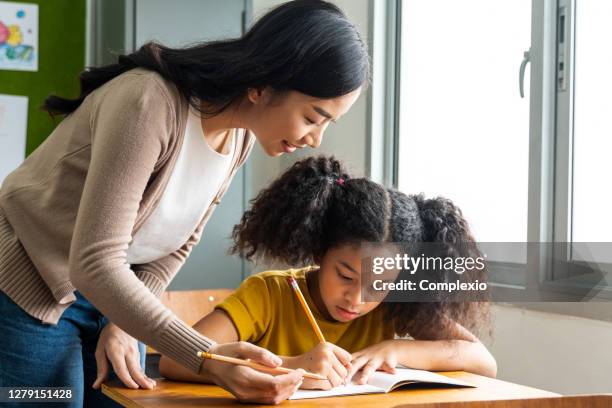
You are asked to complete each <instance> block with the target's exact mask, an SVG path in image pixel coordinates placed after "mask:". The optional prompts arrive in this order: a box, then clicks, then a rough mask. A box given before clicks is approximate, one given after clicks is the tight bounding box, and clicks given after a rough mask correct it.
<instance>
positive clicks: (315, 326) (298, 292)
mask: <svg viewBox="0 0 612 408" xmlns="http://www.w3.org/2000/svg"><path fill="white" fill-rule="evenodd" d="M287 281H288V282H289V285H291V287H292V288H293V291H294V292H295V295H296V296H297V298H298V299H299V301H300V303H301V305H302V309H304V313H306V317H308V320H309V321H310V325H311V326H312V329H313V330H314V331H315V333H316V335H317V337H318V338H319V341H320V342H321V343H325V337H323V332H322V331H321V328H319V325H318V324H317V321H316V320H315V318H314V315H313V314H312V312H311V311H310V308H309V307H308V304H307V303H306V299H305V298H304V295H303V294H302V291H301V290H300V287H299V286H298V284H297V281H296V280H295V279H293V277H292V276H289V277H288V278H287Z"/></svg>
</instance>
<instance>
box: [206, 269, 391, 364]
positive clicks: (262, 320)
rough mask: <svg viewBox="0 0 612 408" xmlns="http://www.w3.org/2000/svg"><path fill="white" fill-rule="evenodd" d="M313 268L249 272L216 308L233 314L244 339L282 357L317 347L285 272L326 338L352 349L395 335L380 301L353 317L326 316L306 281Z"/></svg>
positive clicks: (361, 347)
mask: <svg viewBox="0 0 612 408" xmlns="http://www.w3.org/2000/svg"><path fill="white" fill-rule="evenodd" d="M312 269H314V268H313V267H308V268H303V269H289V270H287V271H267V272H262V273H259V274H256V275H253V276H250V277H249V278H247V279H246V280H245V281H244V282H242V284H241V285H240V287H239V288H238V289H237V290H236V291H235V292H234V293H233V294H232V295H230V296H229V297H228V298H227V299H225V301H223V302H222V303H220V304H219V305H217V308H219V309H222V310H224V311H225V312H226V313H227V314H228V315H229V317H230V318H231V320H232V321H233V322H234V325H235V326H236V329H237V330H238V333H239V336H240V340H242V341H248V342H250V343H253V344H256V345H257V346H260V347H263V348H266V349H268V350H270V351H271V352H273V353H275V354H278V355H282V356H295V355H299V354H303V353H305V352H307V351H309V350H311V349H312V348H313V347H315V346H316V345H317V343H318V339H317V336H316V334H315V333H314V330H313V329H312V327H311V326H310V323H309V321H308V318H307V317H306V314H305V313H304V310H303V309H302V306H301V305H300V302H299V300H298V299H297V297H296V296H295V293H293V289H291V286H290V285H289V283H288V282H287V277H289V276H293V278H294V279H295V280H296V281H297V283H298V285H299V287H300V289H301V291H302V293H303V294H304V297H305V298H306V302H307V303H308V306H309V307H310V310H312V313H313V314H314V316H315V319H316V320H317V323H318V324H319V327H320V328H321V331H322V332H323V335H324V336H325V340H327V341H328V342H331V343H334V344H336V345H337V346H339V347H342V348H343V349H345V350H347V351H348V352H350V353H353V352H356V351H359V350H361V349H363V348H365V347H368V346H370V345H373V344H376V343H380V342H381V341H383V340H388V339H392V338H393V336H394V333H393V327H392V325H391V323H390V322H389V321H387V320H388V319H384V316H383V308H382V307H380V306H379V307H377V308H376V309H374V310H372V311H371V312H370V313H368V314H366V315H364V316H360V317H358V318H356V319H353V320H351V321H349V322H334V321H329V320H327V319H325V318H324V317H323V315H322V314H321V312H320V311H319V310H318V309H317V307H316V306H315V304H314V302H313V300H312V297H311V296H310V293H309V291H308V285H307V284H306V272H308V271H309V270H312Z"/></svg>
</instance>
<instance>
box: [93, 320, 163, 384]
mask: <svg viewBox="0 0 612 408" xmlns="http://www.w3.org/2000/svg"><path fill="white" fill-rule="evenodd" d="M95 355H96V366H97V372H98V375H97V378H96V381H94V383H93V388H95V389H98V388H100V385H101V384H102V383H103V382H104V381H106V379H107V378H108V373H109V364H108V362H109V361H110V363H111V364H112V365H113V370H114V371H115V374H117V377H119V379H120V380H121V381H122V382H123V384H125V386H126V387H129V388H140V387H142V388H145V389H148V390H150V389H152V388H154V387H155V381H153V380H152V379H150V378H149V377H147V375H146V374H145V373H144V371H143V370H142V367H140V351H139V350H138V340H136V339H135V338H133V337H132V336H130V335H129V334H127V333H126V332H124V331H123V330H121V329H120V328H119V327H117V326H115V325H114V324H112V323H110V322H109V323H108V324H107V325H106V326H104V328H103V329H102V332H101V333H100V337H99V338H98V344H97V346H96V354H95Z"/></svg>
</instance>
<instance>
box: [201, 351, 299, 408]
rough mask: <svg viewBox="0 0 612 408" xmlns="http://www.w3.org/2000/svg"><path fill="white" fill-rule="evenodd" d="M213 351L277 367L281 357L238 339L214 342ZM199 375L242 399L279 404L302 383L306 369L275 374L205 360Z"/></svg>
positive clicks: (243, 400) (244, 400)
mask: <svg viewBox="0 0 612 408" xmlns="http://www.w3.org/2000/svg"><path fill="white" fill-rule="evenodd" d="M209 352H210V353H214V354H220V355H224V356H230V357H237V358H242V359H250V360H253V361H255V362H258V363H260V364H265V365H267V366H270V367H277V366H279V365H280V364H281V363H282V360H281V359H280V358H279V357H277V356H276V355H274V354H272V353H270V352H269V351H268V350H266V349H264V348H261V347H257V346H255V345H254V344H250V343H247V342H243V341H239V342H233V343H223V344H215V345H213V346H212V347H211V348H210V349H209ZM200 374H202V375H204V376H206V377H208V378H210V379H211V380H212V381H214V382H215V384H217V385H219V386H221V387H223V388H224V389H226V390H227V391H229V392H231V393H232V394H233V395H234V396H235V397H236V398H237V399H238V400H240V401H242V402H254V403H259V404H279V403H281V402H282V401H284V400H286V399H287V398H289V397H290V396H291V395H293V393H294V392H295V391H296V390H297V389H298V388H299V387H300V385H301V384H302V376H303V375H304V371H303V370H296V371H295V372H293V373H290V374H283V375H277V376H272V375H270V374H266V373H262V372H260V371H256V370H254V369H252V368H250V367H245V366H240V365H235V364H228V363H224V362H220V361H215V360H205V361H204V362H203V363H202V369H201V372H200Z"/></svg>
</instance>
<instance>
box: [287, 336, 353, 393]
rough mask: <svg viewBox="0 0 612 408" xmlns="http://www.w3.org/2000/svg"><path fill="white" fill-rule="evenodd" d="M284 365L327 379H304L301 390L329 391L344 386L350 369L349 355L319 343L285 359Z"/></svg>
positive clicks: (346, 352) (329, 344)
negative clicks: (307, 350) (306, 350)
mask: <svg viewBox="0 0 612 408" xmlns="http://www.w3.org/2000/svg"><path fill="white" fill-rule="evenodd" d="M285 361H286V363H285V365H286V366H287V367H290V368H298V367H299V368H303V369H304V370H306V371H310V372H311V373H315V374H320V375H322V376H324V377H327V380H313V379H309V378H304V382H303V384H302V386H301V388H303V389H317V390H329V389H331V388H334V387H337V386H338V385H340V384H344V383H346V382H347V381H348V379H350V377H348V374H349V371H350V367H351V354H350V353H349V352H348V351H346V350H344V349H342V348H340V347H338V346H336V345H334V344H332V343H327V342H326V343H319V344H318V345H317V346H316V347H315V348H313V349H312V350H310V351H309V352H307V353H304V354H302V355H300V356H296V357H286V358H285Z"/></svg>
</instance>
